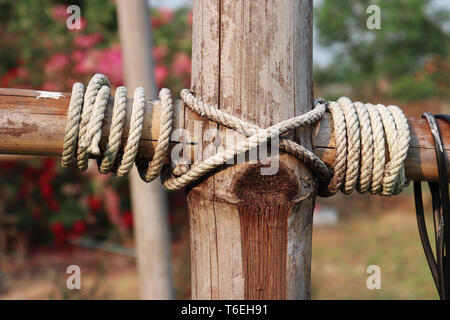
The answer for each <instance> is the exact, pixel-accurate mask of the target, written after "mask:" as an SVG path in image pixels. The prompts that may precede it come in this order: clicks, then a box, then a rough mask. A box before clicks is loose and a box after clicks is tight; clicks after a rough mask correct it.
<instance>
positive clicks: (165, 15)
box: [159, 8, 173, 24]
mask: <svg viewBox="0 0 450 320" xmlns="http://www.w3.org/2000/svg"><path fill="white" fill-rule="evenodd" d="M159 14H160V16H161V19H162V21H163V24H167V23H169V22H170V21H172V19H173V10H172V9H168V8H161V9H160V10H159Z"/></svg>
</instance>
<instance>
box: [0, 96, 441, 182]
mask: <svg viewBox="0 0 450 320" xmlns="http://www.w3.org/2000/svg"><path fill="white" fill-rule="evenodd" d="M69 101H70V93H55V92H44V91H35V90H24V89H2V88H0V154H17V155H39V156H59V155H60V154H61V152H62V144H63V139H64V131H65V125H66V112H67V107H68V105H69ZM127 104H128V106H129V108H128V109H127V114H126V122H125V127H124V140H125V139H126V138H125V137H126V136H127V134H128V130H129V123H130V117H131V105H132V100H131V99H129V100H128V101H127ZM112 105H113V100H112V99H111V101H110V103H109V105H108V107H107V109H106V114H105V120H104V123H103V127H102V140H101V142H100V143H101V145H103V146H104V145H105V144H106V141H107V137H108V134H109V125H110V123H111V117H112ZM174 107H175V112H174V128H175V129H176V128H183V126H182V123H181V119H183V118H184V116H183V113H184V108H183V107H182V104H181V102H180V101H178V100H177V101H176V102H175V106H174ZM186 115H187V114H186ZM159 119H160V105H159V101H150V100H148V101H147V109H146V112H145V120H144V126H143V131H142V136H141V141H140V144H139V151H138V152H139V156H140V157H143V158H149V159H150V158H152V156H153V153H154V148H155V146H156V140H157V139H158V135H159V124H160V123H159ZM408 122H409V126H410V131H411V141H410V147H409V151H408V156H407V158H406V161H405V170H406V176H407V178H408V179H411V180H422V181H436V180H437V166H436V154H435V148H434V142H433V137H432V135H431V132H430V130H429V127H428V124H427V123H426V121H425V120H424V119H420V118H409V119H408ZM438 122H439V125H440V127H441V131H442V132H441V134H442V138H443V142H444V148H445V152H446V155H447V170H448V171H447V176H448V177H450V163H448V161H449V159H450V125H449V124H448V123H446V122H444V121H442V120H438ZM312 132H313V139H312V140H313V146H314V152H315V153H316V154H318V155H319V157H320V158H321V159H322V160H323V161H324V162H325V163H327V164H329V165H331V164H332V163H333V161H334V154H335V144H334V137H333V126H332V123H331V117H330V116H329V115H328V114H327V115H325V116H324V117H323V118H322V120H321V121H320V122H319V123H318V124H316V125H315V127H314V129H313V130H312ZM172 142H173V143H174V144H175V143H179V141H178V140H177V139H174V140H173V141H172ZM192 149H193V148H192Z"/></svg>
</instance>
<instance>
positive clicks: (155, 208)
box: [116, 0, 174, 299]
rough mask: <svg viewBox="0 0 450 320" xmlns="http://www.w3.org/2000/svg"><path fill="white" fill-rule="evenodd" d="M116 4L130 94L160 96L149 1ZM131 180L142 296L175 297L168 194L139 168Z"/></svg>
mask: <svg viewBox="0 0 450 320" xmlns="http://www.w3.org/2000/svg"><path fill="white" fill-rule="evenodd" d="M116 4H117V14H118V21H119V34H120V43H121V46H122V54H123V58H124V71H125V72H124V73H125V84H126V86H127V88H128V90H129V91H130V93H131V91H132V90H134V89H135V88H137V87H138V86H142V87H144V88H145V90H146V94H147V97H151V98H157V96H158V92H157V88H156V84H155V79H154V70H153V57H152V43H151V41H152V40H151V39H152V36H151V29H150V28H151V26H150V23H149V19H150V11H149V8H148V1H147V0H118V1H116ZM158 127H159V126H156V128H158ZM129 183H130V194H131V205H132V209H133V217H134V238H135V242H136V253H137V264H138V274H139V287H140V292H141V298H142V299H173V297H174V292H173V285H172V267H171V263H170V261H171V259H170V236H169V226H168V219H167V211H168V208H167V196H166V194H165V191H164V190H163V188H162V186H161V184H160V182H159V181H157V180H156V181H153V182H151V183H145V182H144V181H142V179H141V178H140V176H139V173H138V172H137V170H136V167H134V168H133V169H132V171H131V173H130V179H129Z"/></svg>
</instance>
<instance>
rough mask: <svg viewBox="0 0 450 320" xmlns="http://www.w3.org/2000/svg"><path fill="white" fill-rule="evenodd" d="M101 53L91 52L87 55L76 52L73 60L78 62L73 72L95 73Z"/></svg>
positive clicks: (97, 51) (73, 54)
mask: <svg viewBox="0 0 450 320" xmlns="http://www.w3.org/2000/svg"><path fill="white" fill-rule="evenodd" d="M100 56H101V52H100V51H99V50H89V51H88V52H87V53H85V52H82V51H74V52H73V53H72V59H73V60H74V61H77V63H76V64H75V67H74V68H73V72H74V73H75V74H90V73H94V72H95V70H96V67H97V64H98V61H99V59H100Z"/></svg>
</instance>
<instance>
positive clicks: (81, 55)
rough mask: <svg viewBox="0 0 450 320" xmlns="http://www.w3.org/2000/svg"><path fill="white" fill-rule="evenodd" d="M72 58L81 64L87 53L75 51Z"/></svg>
mask: <svg viewBox="0 0 450 320" xmlns="http://www.w3.org/2000/svg"><path fill="white" fill-rule="evenodd" d="M70 57H71V58H72V60H73V61H75V62H80V61H81V60H83V59H84V58H85V57H86V53H85V52H83V51H81V50H75V51H73V52H72V54H71V55H70Z"/></svg>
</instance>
